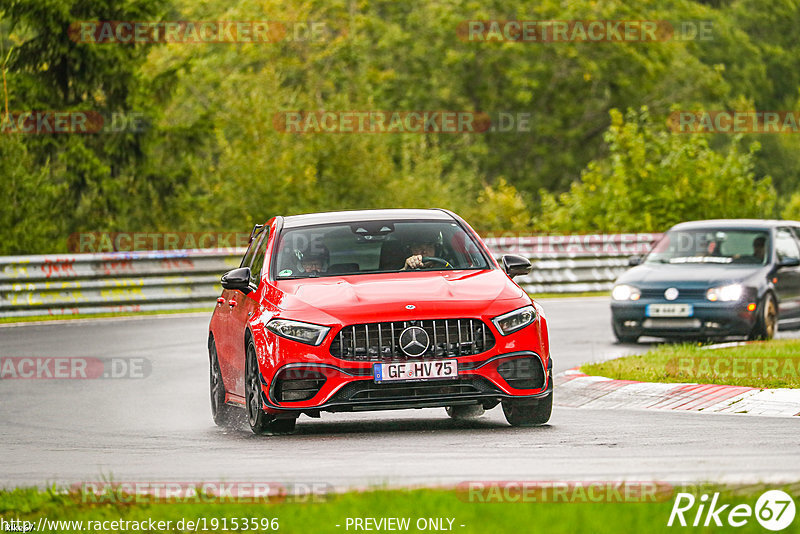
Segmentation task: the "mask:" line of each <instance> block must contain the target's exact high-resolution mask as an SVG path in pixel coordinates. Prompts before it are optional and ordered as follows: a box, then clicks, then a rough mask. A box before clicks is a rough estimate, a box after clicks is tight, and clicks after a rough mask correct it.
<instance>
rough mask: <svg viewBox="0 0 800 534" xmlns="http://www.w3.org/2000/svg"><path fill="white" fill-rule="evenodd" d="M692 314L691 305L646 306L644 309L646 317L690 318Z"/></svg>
mask: <svg viewBox="0 0 800 534" xmlns="http://www.w3.org/2000/svg"><path fill="white" fill-rule="evenodd" d="M693 313H694V308H693V307H692V305H691V304H648V305H647V308H646V309H645V315H647V316H648V317H691V316H692V314H693Z"/></svg>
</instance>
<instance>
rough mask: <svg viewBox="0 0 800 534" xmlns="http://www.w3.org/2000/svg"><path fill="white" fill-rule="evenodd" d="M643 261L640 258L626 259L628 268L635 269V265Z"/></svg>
mask: <svg viewBox="0 0 800 534" xmlns="http://www.w3.org/2000/svg"><path fill="white" fill-rule="evenodd" d="M643 261H644V258H642V257H641V256H631V257H630V258H628V267H636V266H637V265H641V264H642V262H643Z"/></svg>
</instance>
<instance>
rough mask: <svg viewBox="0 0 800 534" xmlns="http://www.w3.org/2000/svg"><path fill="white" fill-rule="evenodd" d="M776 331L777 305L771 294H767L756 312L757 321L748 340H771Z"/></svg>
mask: <svg viewBox="0 0 800 534" xmlns="http://www.w3.org/2000/svg"><path fill="white" fill-rule="evenodd" d="M777 331H778V305H777V304H776V303H775V297H773V296H772V293H767V294H766V295H765V296H764V300H763V301H762V303H761V306H760V307H759V311H758V319H757V320H756V325H755V326H754V327H753V331H752V332H751V333H750V336H749V338H750V339H772V338H773V337H775V333H776V332H777Z"/></svg>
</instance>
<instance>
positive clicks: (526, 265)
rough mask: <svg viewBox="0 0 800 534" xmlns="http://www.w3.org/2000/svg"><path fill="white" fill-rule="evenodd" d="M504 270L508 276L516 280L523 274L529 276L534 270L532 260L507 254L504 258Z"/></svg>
mask: <svg viewBox="0 0 800 534" xmlns="http://www.w3.org/2000/svg"><path fill="white" fill-rule="evenodd" d="M502 262H503V270H504V271H505V272H506V274H507V275H508V276H510V277H511V278H514V277H515V276H519V275H521V274H523V275H524V274H528V273H529V272H531V269H533V265H531V262H530V260H528V258H523V257H522V256H515V255H514V254H506V255H505V256H503V258H502Z"/></svg>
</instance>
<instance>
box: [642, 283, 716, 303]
mask: <svg viewBox="0 0 800 534" xmlns="http://www.w3.org/2000/svg"><path fill="white" fill-rule="evenodd" d="M670 287H672V286H670ZM666 290H667V288H661V289H652V288H645V289H642V290H641V292H642V298H643V299H664V291H666ZM705 298H706V290H705V289H702V288H700V289H697V288H691V289H680V288H678V298H677V300H687V299H705Z"/></svg>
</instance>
